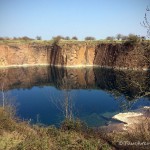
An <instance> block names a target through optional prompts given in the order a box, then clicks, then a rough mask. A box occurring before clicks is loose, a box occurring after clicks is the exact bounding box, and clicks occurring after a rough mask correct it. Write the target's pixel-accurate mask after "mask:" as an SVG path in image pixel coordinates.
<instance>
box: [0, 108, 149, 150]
mask: <svg viewBox="0 0 150 150" xmlns="http://www.w3.org/2000/svg"><path fill="white" fill-rule="evenodd" d="M148 114H149V112H148ZM149 146H150V119H149V118H147V119H146V120H145V121H143V122H141V123H140V124H138V125H134V129H133V128H131V129H130V127H129V128H127V130H125V131H122V132H120V131H113V132H106V131H105V130H103V129H102V128H98V129H92V128H88V127H87V126H86V124H84V123H83V122H81V121H80V120H76V121H70V120H65V121H64V122H63V123H62V124H61V127H60V128H59V129H58V128H56V127H55V126H48V127H42V126H37V125H30V124H29V123H28V122H23V121H20V120H18V119H17V118H16V117H15V113H14V110H13V109H12V108H11V107H6V108H2V107H0V150H115V149H116V150H117V149H122V150H124V149H129V150H132V149H133V150H134V149H136V150H146V149H147V150H148V149H149Z"/></svg>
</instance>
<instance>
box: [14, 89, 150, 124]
mask: <svg viewBox="0 0 150 150" xmlns="http://www.w3.org/2000/svg"><path fill="white" fill-rule="evenodd" d="M11 93H12V95H13V96H16V99H17V100H16V101H17V103H19V106H18V108H17V110H18V111H17V113H18V116H20V117H21V118H23V119H32V120H33V122H36V120H37V118H38V119H39V121H40V122H41V123H44V124H55V125H58V124H59V123H60V121H61V120H63V114H62V112H61V111H60V110H61V109H60V110H59V108H60V106H58V107H59V108H57V106H56V105H57V100H58V101H61V100H62V101H63V92H62V91H60V90H58V89H56V88H54V87H50V86H49V87H48V86H47V87H46V86H45V87H42V88H39V87H33V88H32V89H26V90H22V89H20V90H12V92H11ZM71 94H72V95H73V106H74V107H73V114H74V115H75V116H76V117H78V118H81V119H82V120H84V121H86V122H87V123H89V124H90V125H102V124H103V123H106V122H107V121H109V120H107V118H108V119H109V118H111V117H112V116H113V115H114V114H116V113H118V112H120V111H121V109H120V107H121V106H120V105H121V104H122V103H121V102H120V101H119V100H115V99H114V98H113V96H110V95H109V94H108V93H106V92H105V91H102V90H81V89H80V90H71ZM123 104H128V103H127V101H126V100H124V101H123ZM144 105H148V106H150V101H148V100H144V99H140V100H138V101H136V102H135V103H133V104H132V109H136V108H138V107H141V106H144Z"/></svg>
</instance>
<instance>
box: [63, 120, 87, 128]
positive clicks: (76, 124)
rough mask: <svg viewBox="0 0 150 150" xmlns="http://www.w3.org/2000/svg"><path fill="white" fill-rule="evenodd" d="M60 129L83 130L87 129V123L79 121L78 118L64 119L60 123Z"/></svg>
mask: <svg viewBox="0 0 150 150" xmlns="http://www.w3.org/2000/svg"><path fill="white" fill-rule="evenodd" d="M61 129H62V130H65V131H67V130H73V131H83V130H86V129H87V125H86V124H85V123H84V122H82V121H80V120H79V119H77V120H69V119H66V120H64V121H63V122H62V123H61Z"/></svg>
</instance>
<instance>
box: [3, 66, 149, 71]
mask: <svg viewBox="0 0 150 150" xmlns="http://www.w3.org/2000/svg"><path fill="white" fill-rule="evenodd" d="M34 66H35V67H36V66H39V67H40V66H50V67H58V68H76V69H78V68H104V69H114V70H129V71H149V70H150V69H148V68H140V69H139V68H128V67H110V66H100V65H68V66H63V65H53V64H22V65H7V66H0V69H7V68H21V67H23V68H26V67H34Z"/></svg>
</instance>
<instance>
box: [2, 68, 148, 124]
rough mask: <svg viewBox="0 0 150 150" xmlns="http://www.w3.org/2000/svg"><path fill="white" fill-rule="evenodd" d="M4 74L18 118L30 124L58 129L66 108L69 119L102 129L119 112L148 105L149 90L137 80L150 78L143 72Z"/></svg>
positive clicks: (43, 70) (145, 82)
mask: <svg viewBox="0 0 150 150" xmlns="http://www.w3.org/2000/svg"><path fill="white" fill-rule="evenodd" d="M38 69H39V70H40V71H39V70H38ZM7 71H9V72H11V75H8V76H7V77H6V76H5V82H6V81H7V88H6V90H5V92H6V93H10V95H11V96H13V97H14V98H15V105H16V108H17V116H19V117H20V118H21V119H23V120H27V121H30V122H31V123H42V124H45V125H56V126H59V125H60V123H61V122H62V121H63V120H64V119H65V117H67V113H66V111H65V110H66V108H67V110H68V115H70V116H71V117H72V118H79V119H81V120H83V121H85V122H86V123H87V124H88V125H89V126H101V125H106V124H109V123H110V122H112V119H111V118H112V116H113V115H115V114H117V113H119V112H125V111H131V110H135V109H138V108H140V107H143V106H150V98H149V96H147V97H145V96H144V95H145V92H147V91H149V82H148V80H140V78H141V79H143V78H144V77H145V78H146V79H148V78H149V77H148V76H147V73H145V72H143V73H139V72H123V71H113V70H108V69H98V68H97V69H93V68H91V69H86V68H84V69H77V70H76V69H73V70H71V69H69V70H67V69H60V68H59V69H57V68H56V69H55V68H52V69H51V68H48V67H44V68H17V69H11V70H9V69H8V70H7ZM3 72H4V70H3V71H0V75H2V74H3ZM89 72H90V73H89ZM16 74H19V76H16ZM138 74H139V75H141V77H140V76H139V75H138ZM134 75H135V76H134ZM93 76H94V77H93ZM34 77H35V78H34ZM126 77H127V78H126ZM129 77H131V78H132V79H133V80H134V82H133V83H135V81H137V82H138V84H140V85H141V86H142V88H143V89H142V91H141V89H140V90H139V86H137V84H135V85H132V86H131V87H130V86H129V85H131V84H129V83H132V79H131V80H128V78H129ZM137 78H138V79H137ZM29 79H30V80H29ZM31 79H32V80H31ZM11 80H12V81H11ZM33 80H34V81H33ZM2 81H3V82H4V79H3V80H1V83H2ZM8 81H9V82H8ZM68 81H69V82H68ZM125 81H126V82H125ZM128 82H129V83H128ZM66 102H67V103H66ZM66 104H68V105H69V106H68V105H66ZM67 106H68V107H67ZM70 110H71V111H70Z"/></svg>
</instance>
